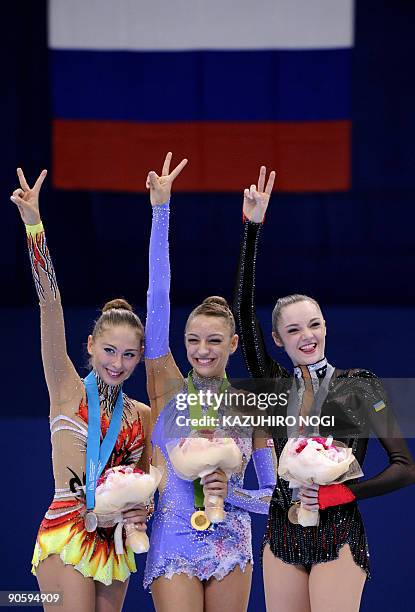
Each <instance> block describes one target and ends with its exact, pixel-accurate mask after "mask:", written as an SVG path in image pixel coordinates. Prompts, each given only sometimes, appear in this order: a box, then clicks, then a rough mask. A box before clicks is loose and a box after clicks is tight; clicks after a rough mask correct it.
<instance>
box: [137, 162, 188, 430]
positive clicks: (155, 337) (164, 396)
mask: <svg viewBox="0 0 415 612" xmlns="http://www.w3.org/2000/svg"><path fill="white" fill-rule="evenodd" d="M171 158H172V154H171V153H168V154H167V155H166V159H165V160H164V164H163V170H162V173H161V175H160V176H158V175H157V174H156V173H155V172H153V171H152V172H149V174H148V176H147V181H146V186H147V188H148V189H149V190H150V202H151V205H152V209H153V219H152V225H151V235H150V247H149V284H148V292H147V320H146V332H145V358H146V370H147V390H148V395H149V398H150V402H151V407H152V409H153V411H154V413H153V419H154V418H157V416H158V414H159V413H160V411H161V410H162V409H163V407H164V406H165V404H166V403H167V401H168V400H169V399H170V398H171V397H172V396H173V395H174V394H175V393H177V391H178V390H179V388H180V387H181V384H182V381H183V377H182V375H181V373H180V371H179V369H178V367H177V365H176V363H175V361H174V359H173V356H172V354H171V352H170V349H169V323H170V296H169V294H170V259H169V238H168V236H169V214H170V208H169V203H170V193H171V187H172V183H173V181H174V179H175V178H176V177H177V176H178V175H179V174H180V172H181V171H182V169H183V168H184V167H185V165H186V164H187V159H183V160H182V161H181V162H180V164H179V165H178V166H176V168H175V169H174V170H172V172H170V162H171Z"/></svg>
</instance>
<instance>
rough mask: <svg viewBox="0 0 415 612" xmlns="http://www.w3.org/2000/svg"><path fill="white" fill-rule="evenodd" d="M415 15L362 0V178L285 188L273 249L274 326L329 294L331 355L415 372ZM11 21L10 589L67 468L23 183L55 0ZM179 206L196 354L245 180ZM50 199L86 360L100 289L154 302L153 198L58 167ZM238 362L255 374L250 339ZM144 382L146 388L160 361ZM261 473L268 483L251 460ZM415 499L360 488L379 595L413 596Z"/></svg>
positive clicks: (66, 289)
mask: <svg viewBox="0 0 415 612" xmlns="http://www.w3.org/2000/svg"><path fill="white" fill-rule="evenodd" d="M414 24H415V6H414V5H413V3H412V2H410V1H406V2H405V1H399V0H394V1H393V2H390V1H389V2H388V1H386V0H383V1H376V2H375V1H371V0H364V1H363V0H362V1H358V2H357V5H356V26H355V32H356V41H355V47H354V51H353V89H352V125H353V133H352V188H351V190H350V191H349V192H347V193H342V194H336V193H329V194H324V195H322V194H302V195H286V194H285V195H278V194H274V196H273V200H272V203H271V205H270V211H269V213H268V215H267V222H266V228H265V231H264V232H263V240H262V245H261V253H260V257H259V260H258V278H257V291H258V303H259V304H261V305H262V308H261V309H260V316H261V320H262V321H263V323H264V326H265V327H266V329H267V330H268V331H269V315H270V311H271V306H272V303H273V302H274V301H275V298H276V297H277V296H278V295H283V294H286V293H290V292H294V291H301V292H306V293H310V294H312V295H313V296H315V297H316V298H317V299H319V300H320V302H321V303H322V305H323V307H325V314H326V318H327V322H328V330H329V331H328V334H329V335H328V351H327V354H328V357H329V359H330V361H331V362H333V363H335V364H337V365H339V366H340V367H342V366H344V367H347V366H357V367H358V366H363V367H367V368H370V369H372V370H374V371H375V372H377V373H378V374H379V375H381V376H390V377H391V376H406V377H410V376H412V372H413V346H414V340H415V335H414V331H413V320H414V314H415V289H414V283H413V282H412V276H413V269H414V263H415V261H414V260H415V249H414V237H413V235H414V221H415V209H414V206H413V202H414V197H413V196H414V191H415V189H414V183H415V179H414V172H413V167H414V149H413V141H414V136H415V119H414V113H413V108H414V103H415V91H414V84H413V67H412V64H413V57H414V52H415V41H414V37H413V28H414ZM0 38H1V40H0V44H1V45H2V53H1V57H2V59H3V61H2V85H1V90H0V92H1V93H0V103H1V110H2V113H1V115H0V122H1V135H2V139H1V142H2V147H1V150H0V157H1V161H0V172H1V186H2V194H3V198H2V199H3V206H4V208H3V212H2V220H3V223H2V230H3V231H2V240H3V250H2V251H3V265H2V266H1V272H0V274H1V286H2V287H3V291H2V304H1V309H0V317H1V321H0V326H1V332H2V336H1V337H2V340H3V342H2V348H3V357H4V359H3V360H2V369H3V376H4V384H3V387H4V389H5V391H6V393H5V398H4V402H3V404H2V419H1V427H2V429H1V432H2V438H3V440H4V442H5V445H4V456H5V457H6V469H5V473H6V483H5V484H4V485H3V498H4V499H5V503H4V505H3V526H4V528H3V530H2V549H3V556H2V559H3V560H2V570H3V571H2V572H1V579H0V580H1V588H3V589H12V588H14V589H17V588H19V589H29V588H30V589H32V588H33V589H34V588H36V582H35V579H34V578H32V577H31V576H30V575H29V573H28V567H29V562H30V556H31V551H32V546H33V542H34V538H35V534H36V530H37V527H38V524H39V522H40V519H41V516H42V514H43V513H44V511H45V509H46V507H47V505H48V503H49V500H50V498H51V495H52V486H53V485H52V482H51V475H50V471H51V470H50V445H49V442H48V423H47V413H48V401H47V393H46V388H45V384H44V381H43V374H42V370H41V363H40V358H39V350H38V347H39V331H38V318H37V309H36V296H35V293H34V289H33V287H32V281H31V277H30V271H29V266H28V259H27V254H26V252H25V240H24V232H23V228H22V227H21V222H20V219H19V218H18V215H17V213H16V211H15V210H14V205H12V203H11V202H10V201H9V200H8V197H9V194H10V192H11V191H12V189H14V188H15V187H14V186H15V184H16V178H15V168H16V166H17V165H21V166H22V167H23V168H24V169H25V171H26V173H27V176H28V177H30V179H31V180H32V179H34V178H35V177H36V176H37V174H38V172H39V171H40V169H41V168H43V167H47V168H51V163H50V160H51V148H50V117H51V111H50V99H49V76H48V75H49V72H48V69H49V68H48V51H47V42H46V3H45V2H43V1H38V2H20V3H16V4H13V5H12V4H11V3H9V4H7V5H5V6H4V7H3V19H2V36H1V37H0ZM260 162H261V159H260V152H258V163H260ZM256 172H257V169H256V168H254V169H253V177H247V178H246V181H247V185H248V184H249V183H250V182H252V180H254V179H255V176H256ZM242 187H243V186H242V185H241V188H242ZM172 206H173V211H174V212H173V215H172V230H171V251H172V271H173V279H172V303H173V305H174V306H175V307H176V308H177V310H174V311H173V315H172V347H173V348H174V350H175V354H176V355H177V358H178V361H179V362H180V364H181V365H182V367H183V368H184V369H185V367H186V366H185V358H184V353H183V348H182V330H183V323H184V320H185V314H186V312H188V311H189V309H190V308H191V307H192V306H193V305H194V304H195V303H196V302H198V301H200V300H201V299H202V298H203V297H205V296H206V295H209V294H212V293H214V294H223V295H225V296H226V297H227V298H229V299H230V298H231V297H232V290H233V279H234V276H235V268H236V265H237V259H238V245H239V240H240V217H241V211H240V207H241V196H240V194H226V195H224V194H214V195H212V194H194V195H193V194H180V193H178V194H177V195H176V196H175V197H174V200H173V203H172ZM41 207H42V216H43V218H44V221H45V226H46V227H47V231H48V242H49V247H50V250H51V253H52V255H53V258H54V262H55V267H56V271H57V276H58V281H59V285H60V288H61V292H62V295H63V301H64V306H65V313H66V322H67V330H68V348H69V353H70V355H71V357H72V358H73V360H74V362H75V364H76V365H77V367H78V368H79V371H81V372H82V371H84V370H82V368H83V366H84V363H85V359H84V355H83V351H82V345H83V342H84V341H85V339H86V335H87V333H88V332H89V330H90V326H91V324H92V320H93V318H94V316H95V315H96V314H97V307H98V306H99V305H100V304H102V303H103V302H105V301H106V300H107V299H109V298H110V297H113V296H117V295H123V296H125V297H127V299H129V300H130V301H132V302H133V303H134V304H135V305H136V306H137V308H138V311H139V312H140V314H142V315H143V316H144V314H145V292H146V285H147V247H148V236H149V229H150V218H151V211H150V206H149V204H148V202H147V198H146V197H145V196H142V195H138V196H134V195H127V194H116V193H115V194H98V193H85V192H64V191H56V190H53V189H52V188H51V186H50V183H49V184H46V185H45V187H44V192H43V193H42V200H41ZM206 258H207V260H208V261H209V264H208V265H206V264H205V263H204V262H205V261H206ZM282 359H283V357H282ZM230 370H231V373H232V374H233V375H236V376H239V375H243V373H244V369H243V364H242V360H241V356H240V355H237V356H236V357H235V358H234V360H233V361H232V363H231V366H230ZM128 390H129V391H130V393H131V395H133V396H136V397H140V398H143V397H145V395H144V374H143V370H141V372H140V371H139V372H137V374H136V375H135V378H134V379H133V380H132V381H131V382H130V383H129V389H128ZM370 450H371V452H370V453H369V455H368V460H367V463H366V464H365V473H366V474H368V475H370V474H371V473H376V472H377V471H380V470H381V469H382V468H383V466H384V465H385V456H384V455H383V453H382V451H381V449H380V448H379V445H378V444H377V443H376V442H375V441H373V442H371V448H370ZM249 482H250V483H251V484H252V486H256V485H255V480H254V479H253V478H252V475H250V477H249ZM413 502H414V493H413V491H412V490H406V491H402V492H398V493H396V494H393V495H390V496H386V497H382V498H379V499H373V500H367V501H365V502H363V503H362V504H361V508H362V511H363V513H364V515H365V518H366V525H367V529H368V533H369V542H370V544H371V551H372V557H373V573H374V579H373V581H372V582H371V583H369V584H368V586H367V588H366V592H365V599H364V606H363V609H364V610H375V609H378V610H391V609H396V607H397V605H399V608H400V609H402V610H409V609H412V607H413V606H412V603H411V602H412V601H413V596H414V591H413V586H412V583H411V578H410V571H411V568H412V565H413V563H412V555H411V551H410V542H412V541H413V537H414V530H413V526H412V525H411V524H410V522H409V519H408V520H407V519H404V518H403V516H404V514H405V516H406V515H407V513H406V511H405V512H404V510H405V509H406V508H407V507H409V504H411V503H412V504H413ZM263 523H264V521H263V520H262V518H258V517H254V518H253V525H254V546H255V551H256V558H257V559H258V550H259V542H260V536H261V533H262V532H263ZM140 563H141V564H142V560H141V559H138V564H140ZM132 582H133V584H134V586H131V588H130V590H129V595H128V605H127V606H126V608H125V609H133V606H134V607H135V608H136V607H137V604H138V602H142V601H143V602H144V604H143V606H142V609H143V610H145V609H151V603H150V599H149V597H148V596H144V595H143V592H142V589H141V587H140V583H139V579H138V578H137V577H134V580H133V581H132ZM261 597H262V595H261V574H260V565H259V562H258V563H257V567H256V572H255V585H254V589H253V592H252V595H251V608H250V610H252V611H254V610H255V611H256V610H262V609H264V608H263V602H262V599H261ZM397 598H398V601H399V604H397V603H396V602H397ZM146 606H147V607H146Z"/></svg>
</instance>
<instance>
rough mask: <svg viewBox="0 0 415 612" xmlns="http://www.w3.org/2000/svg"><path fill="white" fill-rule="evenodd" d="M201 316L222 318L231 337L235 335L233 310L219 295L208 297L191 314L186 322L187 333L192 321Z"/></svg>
mask: <svg viewBox="0 0 415 612" xmlns="http://www.w3.org/2000/svg"><path fill="white" fill-rule="evenodd" d="M199 315H204V316H205V317H222V318H223V319H226V321H227V323H228V325H229V328H230V330H231V336H233V335H234V333H235V319H234V318H233V314H232V311H231V309H230V308H229V306H228V302H227V301H226V300H225V298H223V297H220V296H219V295H212V296H210V297H207V298H206V299H205V300H203V302H202V303H201V304H199V306H196V308H195V309H194V310H192V312H191V313H190V314H189V317H188V319H187V321H186V327H185V331H186V330H187V327H188V325H189V323H190V321H191V320H192V319H194V318H195V317H197V316H199Z"/></svg>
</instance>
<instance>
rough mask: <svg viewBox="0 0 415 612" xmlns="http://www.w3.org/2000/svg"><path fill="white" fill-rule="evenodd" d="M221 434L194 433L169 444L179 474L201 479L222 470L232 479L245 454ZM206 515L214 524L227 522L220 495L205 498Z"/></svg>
mask: <svg viewBox="0 0 415 612" xmlns="http://www.w3.org/2000/svg"><path fill="white" fill-rule="evenodd" d="M220 433H221V432H216V431H211V432H209V433H208V434H205V435H203V434H202V432H198V431H192V432H191V434H190V436H189V437H188V438H182V439H181V440H180V441H179V442H177V441H172V442H169V443H167V451H168V453H169V457H170V461H171V463H172V465H173V468H174V471H175V472H176V474H177V475H178V476H179V477H180V478H183V480H196V478H200V479H201V483H202V484H203V480H204V478H206V476H208V475H209V474H212V473H213V472H215V471H216V470H218V469H220V470H223V472H225V474H226V477H227V478H228V479H229V478H230V476H231V474H232V473H233V472H238V471H239V470H240V469H241V467H242V453H241V451H240V450H239V448H238V446H237V445H236V443H235V441H234V440H233V439H232V438H225V437H222V436H221V435H220ZM204 505H205V513H206V516H207V518H208V519H209V521H210V522H211V523H220V522H222V521H224V520H225V516H226V514H225V511H224V509H223V498H222V497H220V496H219V495H208V496H205V500H204Z"/></svg>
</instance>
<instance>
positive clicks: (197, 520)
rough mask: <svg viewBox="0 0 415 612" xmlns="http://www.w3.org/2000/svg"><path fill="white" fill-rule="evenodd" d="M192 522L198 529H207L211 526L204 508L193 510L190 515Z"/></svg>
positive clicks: (194, 527)
mask: <svg viewBox="0 0 415 612" xmlns="http://www.w3.org/2000/svg"><path fill="white" fill-rule="evenodd" d="M190 523H191V525H192V527H193V529H197V531H205V529H208V527H210V520H209V519H208V517H207V516H206V514H205V513H204V512H203V510H196V512H193V514H192V516H191V517H190Z"/></svg>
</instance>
